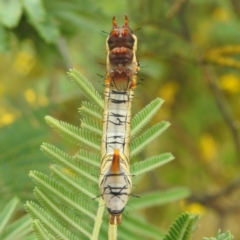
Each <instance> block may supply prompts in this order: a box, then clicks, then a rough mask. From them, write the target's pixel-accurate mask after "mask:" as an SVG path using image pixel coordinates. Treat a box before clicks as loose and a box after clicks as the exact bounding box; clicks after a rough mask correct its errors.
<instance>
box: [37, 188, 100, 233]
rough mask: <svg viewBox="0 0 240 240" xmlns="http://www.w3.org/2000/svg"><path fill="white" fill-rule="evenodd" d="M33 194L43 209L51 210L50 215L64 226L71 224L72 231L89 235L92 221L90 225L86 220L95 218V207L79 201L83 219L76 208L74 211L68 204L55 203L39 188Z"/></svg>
mask: <svg viewBox="0 0 240 240" xmlns="http://www.w3.org/2000/svg"><path fill="white" fill-rule="evenodd" d="M34 194H35V196H36V197H37V199H38V201H39V202H40V203H41V204H42V206H43V207H44V209H45V210H48V211H49V212H51V215H52V216H54V217H55V218H57V219H59V220H60V221H61V223H63V224H64V225H65V226H71V227H70V228H73V229H74V231H77V232H81V233H82V234H84V235H85V236H89V235H90V234H91V232H92V227H91V226H92V225H93V221H91V223H92V225H91V226H90V225H89V224H87V222H86V221H87V220H88V221H89V220H90V219H92V220H94V219H95V212H96V207H95V208H94V210H93V209H92V206H90V205H89V204H88V203H87V202H85V203H84V204H83V203H81V206H80V207H79V208H78V210H79V209H80V208H81V213H82V214H84V215H85V216H84V219H83V218H81V216H80V215H79V214H76V213H79V211H76V209H74V211H73V210H71V209H70V208H69V206H68V205H67V206H64V205H62V204H57V202H56V201H54V199H53V198H51V197H50V196H48V195H46V194H45V193H44V192H43V191H41V190H40V189H38V188H35V190H34ZM89 218H90V219H89Z"/></svg>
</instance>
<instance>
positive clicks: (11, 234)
mask: <svg viewBox="0 0 240 240" xmlns="http://www.w3.org/2000/svg"><path fill="white" fill-rule="evenodd" d="M31 232H32V229H31V218H30V217H29V216H27V215H25V216H23V217H21V218H20V219H18V220H16V221H14V222H12V223H11V224H9V225H8V226H6V228H5V229H4V231H3V232H2V233H1V234H0V236H1V240H12V239H25V238H26V237H27V236H28V237H29V238H33V236H32V234H30V233H31Z"/></svg>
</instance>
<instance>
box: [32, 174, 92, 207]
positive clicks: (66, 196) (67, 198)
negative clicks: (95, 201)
mask: <svg viewBox="0 0 240 240" xmlns="http://www.w3.org/2000/svg"><path fill="white" fill-rule="evenodd" d="M29 175H30V177H31V178H32V179H33V180H34V182H35V183H36V184H37V185H38V186H39V188H40V189H42V190H43V191H45V192H47V193H49V194H52V195H53V196H54V198H56V199H58V200H59V201H61V202H63V203H65V204H66V205H67V206H69V207H71V208H73V209H76V210H77V211H81V207H80V206H81V205H82V204H83V203H82V202H81V201H83V200H84V199H83V198H81V197H80V196H79V195H77V194H75V193H73V192H72V191H70V190H69V189H66V188H64V187H63V186H62V185H61V184H59V183H58V182H57V181H55V180H54V179H52V178H50V177H48V176H46V175H45V174H43V173H39V172H37V171H34V172H30V174H29ZM87 200H88V199H87Z"/></svg>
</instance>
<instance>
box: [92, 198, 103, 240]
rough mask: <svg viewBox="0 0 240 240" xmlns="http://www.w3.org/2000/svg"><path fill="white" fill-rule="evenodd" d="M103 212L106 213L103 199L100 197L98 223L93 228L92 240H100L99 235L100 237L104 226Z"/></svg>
mask: <svg viewBox="0 0 240 240" xmlns="http://www.w3.org/2000/svg"><path fill="white" fill-rule="evenodd" d="M103 212H104V202H103V199H102V198H101V197H100V198H99V203H98V211H97V216H96V221H95V225H94V228H93V233H92V237H91V240H98V235H99V231H100V227H101V224H102V218H103Z"/></svg>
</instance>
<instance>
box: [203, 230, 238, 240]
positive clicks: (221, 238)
mask: <svg viewBox="0 0 240 240" xmlns="http://www.w3.org/2000/svg"><path fill="white" fill-rule="evenodd" d="M233 239H234V237H233V236H232V234H231V233H230V232H229V231H227V232H225V233H221V230H219V231H218V233H217V236H216V237H211V238H206V237H205V238H204V240H233Z"/></svg>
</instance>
